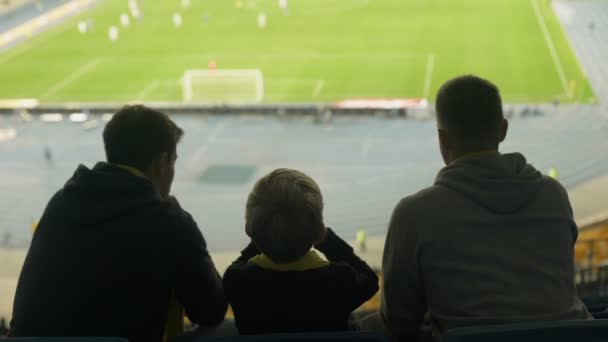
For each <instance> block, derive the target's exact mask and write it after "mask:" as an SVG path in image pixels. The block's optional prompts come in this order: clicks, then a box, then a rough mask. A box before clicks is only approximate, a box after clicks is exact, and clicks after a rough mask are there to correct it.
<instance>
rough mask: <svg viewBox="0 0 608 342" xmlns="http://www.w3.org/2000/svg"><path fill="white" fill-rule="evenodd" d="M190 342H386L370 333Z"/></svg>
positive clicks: (249, 337)
mask: <svg viewBox="0 0 608 342" xmlns="http://www.w3.org/2000/svg"><path fill="white" fill-rule="evenodd" d="M191 341H192V342H282V341H285V342H305V341H320V342H348V341H354V342H388V341H389V340H388V338H387V337H386V336H385V335H383V334H380V333H371V332H320V333H299V334H271V335H241V336H230V337H197V338H194V339H192V340H191Z"/></svg>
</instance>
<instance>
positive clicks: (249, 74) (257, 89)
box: [182, 69, 264, 103]
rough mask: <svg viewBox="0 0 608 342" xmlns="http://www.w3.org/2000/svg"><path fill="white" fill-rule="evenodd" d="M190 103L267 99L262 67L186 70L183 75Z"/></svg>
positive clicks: (185, 100) (183, 85)
mask: <svg viewBox="0 0 608 342" xmlns="http://www.w3.org/2000/svg"><path fill="white" fill-rule="evenodd" d="M182 91H183V100H184V102H187V103H197V102H198V103H256V102H261V101H262V100H263V99H264V77H263V75H262V71H261V70H259V69H216V70H213V69H211V70H187V71H186V72H185V73H184V77H183V78H182Z"/></svg>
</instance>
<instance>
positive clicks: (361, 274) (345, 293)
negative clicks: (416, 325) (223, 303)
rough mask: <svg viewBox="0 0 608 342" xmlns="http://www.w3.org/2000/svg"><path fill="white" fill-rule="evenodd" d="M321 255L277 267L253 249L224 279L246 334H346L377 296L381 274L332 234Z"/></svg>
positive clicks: (307, 255)
mask: <svg viewBox="0 0 608 342" xmlns="http://www.w3.org/2000/svg"><path fill="white" fill-rule="evenodd" d="M317 249H318V250H319V251H320V252H322V253H323V254H324V255H325V256H326V258H327V261H325V260H323V259H322V258H320V256H319V255H318V254H316V252H315V251H311V252H309V253H308V254H306V255H305V256H304V257H302V258H301V259H300V260H298V261H296V262H294V263H291V264H277V263H275V262H273V261H272V260H271V259H270V258H268V257H267V256H265V255H264V254H261V253H260V251H258V249H257V248H256V246H255V244H254V243H253V242H252V243H250V244H249V245H248V246H247V247H246V248H245V249H244V250H243V251H242V252H241V256H240V257H239V258H238V259H237V260H236V261H235V262H234V263H233V264H232V265H231V266H230V267H229V268H228V270H227V271H226V273H225V274H224V293H225V295H226V297H227V298H228V301H229V302H230V304H231V305H232V309H233V311H234V317H235V321H236V325H237V328H238V330H239V332H240V333H241V334H261V333H280V332H305V331H311V332H318V331H336V330H347V329H348V328H349V326H348V319H349V316H350V314H351V313H352V311H353V310H355V309H356V308H358V307H359V306H360V305H361V304H363V303H365V302H366V301H367V300H369V299H370V298H371V297H372V296H373V295H374V294H375V293H376V292H377V291H378V277H377V276H376V273H375V272H374V271H373V270H372V269H371V268H370V267H369V266H368V265H367V264H366V263H365V262H364V261H363V260H361V259H360V258H359V257H357V256H356V255H355V253H354V252H353V248H352V247H351V246H350V245H348V244H347V243H346V242H345V241H343V240H342V239H340V237H338V236H337V235H336V234H335V233H334V232H333V231H332V230H331V229H328V233H327V238H326V239H325V241H324V242H323V243H322V244H321V245H320V246H317Z"/></svg>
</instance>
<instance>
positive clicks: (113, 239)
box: [9, 76, 592, 342]
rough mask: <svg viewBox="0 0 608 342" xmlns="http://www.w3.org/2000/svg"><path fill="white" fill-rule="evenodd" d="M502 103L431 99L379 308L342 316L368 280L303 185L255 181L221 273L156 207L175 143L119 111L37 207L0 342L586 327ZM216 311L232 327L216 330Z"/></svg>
mask: <svg viewBox="0 0 608 342" xmlns="http://www.w3.org/2000/svg"><path fill="white" fill-rule="evenodd" d="M502 108H503V106H502V101H501V97H500V94H499V90H498V89H497V88H496V86H495V85H493V84H492V83H490V82H489V81H487V80H484V79H481V78H478V77H475V76H462V77H458V78H455V79H453V80H450V81H448V82H446V83H445V84H444V85H443V86H442V87H441V89H440V91H439V93H438V96H437V100H436V113H437V130H438V136H439V147H440V150H441V156H442V157H443V160H444V161H445V164H446V166H445V167H444V168H442V169H441V170H439V173H438V175H437V178H436V180H435V183H434V184H433V185H431V186H429V187H428V188H426V189H423V190H421V191H420V192H418V193H416V194H413V195H410V196H407V197H405V198H403V199H402V200H401V201H400V202H399V203H398V204H397V205H396V208H395V209H394V211H393V214H392V218H391V220H390V225H389V228H388V235H387V239H386V245H385V249H384V257H383V265H382V282H381V283H382V284H383V291H382V299H381V305H380V310H379V312H377V313H372V314H371V315H369V316H367V317H365V318H363V319H361V320H357V319H354V316H353V315H352V312H353V311H354V310H355V309H356V308H357V307H359V306H360V305H361V304H362V303H364V302H366V301H367V300H369V299H370V298H371V297H372V296H373V295H374V294H375V293H376V292H377V291H378V284H379V279H378V277H377V275H376V273H375V272H374V271H373V270H372V269H371V268H370V267H369V266H368V265H367V264H366V263H365V262H364V261H363V260H361V259H360V258H359V257H358V256H357V255H355V253H354V251H353V249H352V248H351V247H350V245H349V244H347V243H346V242H345V241H344V240H342V239H341V238H340V237H339V236H338V235H337V234H336V233H335V232H334V231H333V230H332V229H331V228H329V227H327V225H326V222H325V221H324V219H323V206H324V202H323V197H322V193H321V189H320V188H319V186H318V184H317V183H316V182H315V181H314V180H313V179H312V178H310V177H309V176H307V175H306V174H304V173H302V172H300V171H297V170H293V169H288V168H281V169H277V170H274V171H272V172H270V173H269V174H268V175H266V176H264V177H262V178H261V179H259V180H258V181H257V183H256V184H255V186H254V187H253V189H252V191H251V193H250V195H249V198H248V200H247V204H246V208H244V209H245V213H246V214H245V228H244V234H246V235H247V236H248V237H249V238H250V241H251V242H250V243H249V244H248V245H247V246H246V247H245V248H244V249H243V251H242V253H241V255H240V257H239V258H238V259H237V260H235V261H234V263H233V264H232V265H231V266H230V267H229V268H228V270H227V271H226V272H225V274H224V275H223V278H222V277H221V276H220V274H218V272H217V271H216V268H215V266H214V263H213V261H212V259H211V257H210V255H209V253H208V251H207V245H206V242H205V239H204V237H203V235H202V233H201V230H200V229H199V227H198V225H197V223H196V222H195V221H194V220H193V218H192V217H191V215H190V214H189V213H188V212H187V211H186V210H185V209H184V208H182V207H181V205H180V204H179V202H178V200H177V199H176V198H175V197H173V196H172V195H171V184H172V181H173V176H174V172H175V170H174V167H175V161H176V159H177V157H178V152H177V147H178V143H179V141H180V138H181V137H182V135H183V134H184V132H183V131H182V129H181V128H179V127H178V126H177V125H176V124H175V123H174V122H173V121H171V119H170V118H169V117H168V116H167V115H166V114H164V113H161V112H158V111H155V110H153V109H150V108H147V107H144V106H126V107H124V108H123V109H121V110H120V111H119V112H117V113H116V114H115V115H114V116H113V118H112V120H111V121H110V122H109V123H108V124H107V125H106V127H105V129H104V132H103V142H104V146H105V151H106V157H107V160H106V161H105V162H99V163H98V164H96V165H95V166H94V167H93V168H87V167H85V166H83V165H80V166H78V168H77V169H76V170H75V172H74V174H73V176H72V177H71V178H70V179H69V180H67V182H66V184H65V186H63V188H61V189H59V190H58V191H57V193H56V194H55V195H54V196H53V197H52V198H51V199H50V201H49V203H48V205H47V207H46V209H45V211H44V214H43V215H42V218H41V220H40V222H39V224H38V228H37V230H36V232H35V234H34V237H33V240H32V243H31V246H30V248H29V251H28V254H27V258H26V260H25V263H24V266H23V269H22V272H21V276H20V278H19V282H18V287H17V291H16V295H15V300H14V311H13V318H12V321H11V330H10V333H9V335H10V336H12V337H27V336H122V337H125V338H127V339H129V340H130V341H133V342H144V341H146V342H148V341H161V339H162V338H163V336H164V335H165V334H166V333H167V330H168V329H171V326H172V325H173V326H174V325H175V324H177V325H181V324H182V323H181V321H180V318H181V317H183V315H182V314H181V309H182V308H183V311H184V313H185V315H186V316H187V317H188V319H189V320H190V321H191V322H193V323H194V324H196V325H198V326H199V327H200V328H199V330H198V331H196V332H194V334H216V335H218V334H219V335H221V334H224V333H226V332H227V331H230V329H229V328H226V327H227V326H232V327H233V328H234V329H233V331H234V332H235V333H236V332H238V333H240V334H262V333H286V332H320V331H344V330H363V331H366V330H367V331H380V332H382V333H385V334H386V335H387V336H391V337H392V338H394V339H396V340H404V341H415V340H416V339H421V338H423V337H425V336H423V335H428V336H426V338H432V337H440V336H441V335H442V334H444V333H445V332H446V331H448V330H450V329H452V328H455V327H462V326H475V325H486V324H496V323H515V322H527V321H555V320H587V319H592V317H591V316H590V314H589V312H588V311H587V309H586V307H585V306H584V304H583V303H582V302H581V300H580V299H579V298H578V296H577V293H576V288H575V284H574V274H573V273H574V262H573V248H574V243H575V241H576V239H577V233H578V229H577V226H576V224H575V222H574V219H573V214H572V209H571V206H570V203H569V199H568V196H567V193H566V191H565V190H564V188H563V187H562V186H561V185H560V184H559V183H558V182H557V181H555V180H554V179H552V178H550V177H547V176H544V175H542V174H541V172H539V171H538V170H536V169H535V168H534V167H533V166H532V165H530V164H528V163H527V161H526V159H525V157H524V156H523V155H521V154H518V153H514V154H501V153H500V152H499V144H500V143H501V142H502V141H503V140H504V139H505V138H506V136H507V131H508V122H507V121H506V119H505V117H504V115H503V109H502ZM369 195H371V196H373V194H369ZM541 239H542V243H539V240H541ZM321 254H322V255H321ZM228 305H230V306H231V308H232V310H233V313H234V321H233V322H231V321H228V322H226V321H225V320H224V317H225V314H226V311H227V308H228ZM175 312H177V313H178V314H177V320H176V315H174V313H175ZM422 327H430V328H429V329H423V328H422Z"/></svg>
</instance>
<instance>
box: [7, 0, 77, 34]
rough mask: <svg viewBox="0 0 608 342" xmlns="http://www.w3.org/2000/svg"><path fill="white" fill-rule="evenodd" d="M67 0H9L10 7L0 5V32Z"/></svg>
mask: <svg viewBox="0 0 608 342" xmlns="http://www.w3.org/2000/svg"><path fill="white" fill-rule="evenodd" d="M66 2H68V0H45V1H33V0H11V4H12V5H11V6H10V8H4V10H3V9H2V6H0V34H1V33H3V32H5V31H8V30H10V29H12V28H14V27H16V26H17V25H21V24H23V23H25V22H26V21H28V20H31V19H33V18H34V17H36V16H37V15H40V14H41V13H44V12H47V11H50V10H52V9H53V8H56V7H58V6H60V5H62V4H64V3H66Z"/></svg>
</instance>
